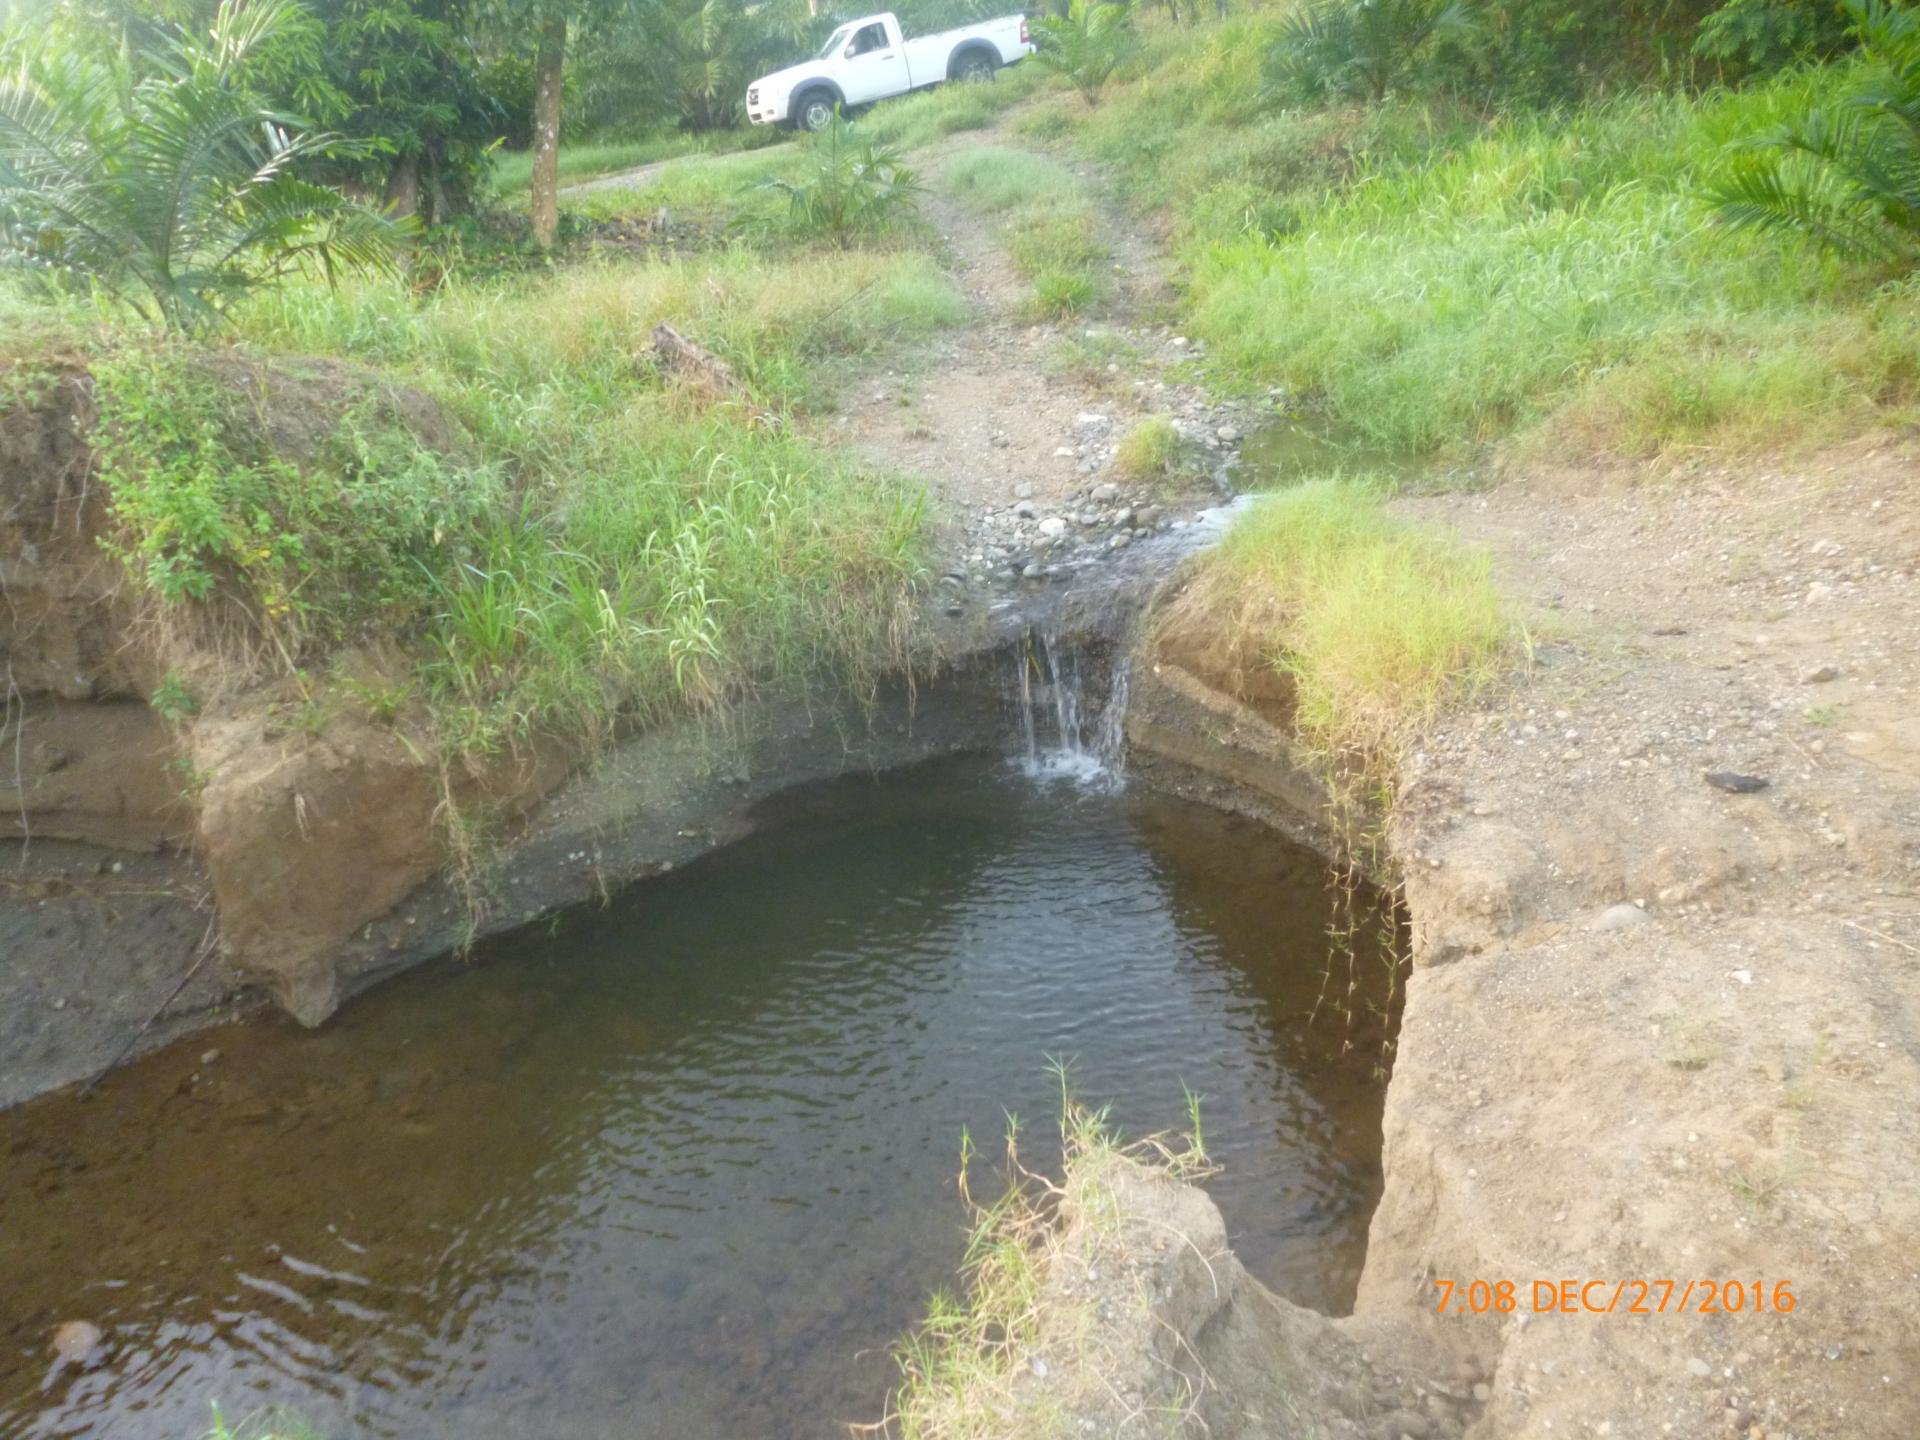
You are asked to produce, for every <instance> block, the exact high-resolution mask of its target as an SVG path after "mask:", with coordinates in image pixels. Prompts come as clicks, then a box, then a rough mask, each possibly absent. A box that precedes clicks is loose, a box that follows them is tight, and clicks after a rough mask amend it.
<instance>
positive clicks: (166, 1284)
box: [0, 760, 1385, 1440]
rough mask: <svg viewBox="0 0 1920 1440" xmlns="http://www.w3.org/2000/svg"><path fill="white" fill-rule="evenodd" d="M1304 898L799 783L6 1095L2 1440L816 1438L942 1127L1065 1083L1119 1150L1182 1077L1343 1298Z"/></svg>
mask: <svg viewBox="0 0 1920 1440" xmlns="http://www.w3.org/2000/svg"><path fill="white" fill-rule="evenodd" d="M1331 913H1332V909H1331V903H1330V896H1329V894H1328V892H1327V889H1326V885H1325V880H1324V875H1323V867H1322V866H1321V865H1320V863H1319V862H1317V861H1316V860H1315V859H1314V858H1313V857H1311V856H1308V855H1305V854H1303V853H1302V852H1299V851H1297V850H1294V849H1292V848H1290V847H1288V846H1287V845H1285V844H1284V843H1282V842H1281V841H1279V840H1278V839H1277V838H1275V837H1274V836H1273V835H1272V834H1271V833H1270V832H1268V831H1266V830H1264V829H1262V828H1260V827H1258V826H1255V825H1253V824H1251V823H1249V822H1246V821H1242V820H1238V819H1234V818H1231V817H1228V816H1224V815H1221V814H1218V813H1216V812H1213V811H1211V810H1207V809H1202V808H1199V807H1196V806H1193V805H1190V804H1187V803H1183V802H1180V801H1176V800H1173V799H1169V798H1165V797H1160V796H1154V795H1150V794H1143V793H1137V792H1136V793H1119V794H1113V793H1100V792H1097V791H1087V790H1082V789H1079V788H1076V787H1073V786H1071V785H1066V784H1052V785H1035V784H1034V783H1032V782H1031V781H1028V780H1024V779H1022V778H1021V777H1020V776H1019V775H1017V774H1016V773H1014V772H1013V771H1012V770H1010V768H1009V767H1008V766H1007V765H1006V764H1005V763H1004V762H1000V761H988V760H982V761H979V762H965V763H959V762H955V763H943V764H941V765H939V766H936V767H933V768H930V769H923V770H919V771H915V772H910V773H908V774H905V775H900V776H895V777H892V778H889V779H884V780H878V781H876V780H870V779H863V780H859V781H855V782H843V783H840V784H837V785H834V786H829V787H823V788H820V789H815V790H810V791H806V792H802V793H799V794H796V795H794V796H790V797H787V798H786V799H785V800H783V801H781V802H779V805H778V807H777V813H775V814H774V815H772V816H771V817H770V823H769V825H768V826H767V827H766V828H765V829H764V830H763V831H762V832H761V833H760V834H758V835H757V836H756V837H755V838H753V839H752V840H750V841H748V842H747V843H745V844H742V845H740V846H737V847H734V848H732V849H730V850H728V851H725V852H723V853H721V854H719V855H716V856H714V857H712V858H711V859H710V860H709V861H707V862H703V863H702V864H700V865H698V866H693V867H689V868H688V869H687V870H686V871H685V872H683V873H681V874H678V875H675V876H671V877H668V878H667V879H665V880H663V881H660V882H655V883H650V884H648V885H646V886H644V887H642V888H639V889H636V890H634V891H632V892H630V893H628V894H626V895H624V896H622V897H620V898H618V899H616V900H615V901H614V902H613V903H612V904H611V905H610V906H608V907H606V908H604V909H601V910H596V911H591V912H587V913H581V914H576V915H570V916H567V917H565V918H564V919H563V920H562V921H561V922H559V923H557V924H555V925H551V926H541V927H537V928H533V929H529V930H525V931H522V932H519V933H517V934H514V935H511V936H507V937H505V938H503V939H501V940H499V941H498V942H495V943H490V944H488V945H486V946H485V947H483V948H482V949H481V950H480V951H479V953H477V954H476V955H474V956H473V957H472V959H471V960H470V961H468V962H459V961H450V962H446V963H442V964H440V965H437V966H434V967H430V968H429V969H426V970H422V971H418V972H415V973H414V974H412V975H410V976H407V977H405V978H403V979H401V980H398V981H395V982H393V983H391V984H388V985H386V986H384V987H382V988H381V989H379V990H377V991H375V992H373V993H372V994H370V995H368V996H367V997H365V998H364V999H362V1000H361V1001H359V1002H358V1003H356V1004H354V1005H352V1006H351V1007H349V1008H348V1009H347V1010H346V1011H345V1012H344V1013H343V1014H342V1015H341V1016H340V1017H339V1018H338V1019H337V1020H336V1021H335V1022H334V1023H333V1024H332V1025H330V1026H328V1027H327V1028H325V1029H323V1030H320V1031H318V1032H314V1033H310V1034H309V1033H301V1032H298V1031H296V1030H294V1029H292V1028H291V1027H290V1026H287V1025H284V1024H280V1023H276V1022H265V1021H256V1022H250V1023H246V1024H238V1025H232V1026H228V1027H226V1028H224V1029H221V1030H217V1031H214V1032H211V1033H208V1034H203V1035H200V1036H196V1037H194V1038H193V1039H191V1040H190V1041H188V1042H186V1043H183V1044H180V1045H176V1046H174V1047H172V1048H170V1049H168V1050H164V1051H161V1052H158V1053H156V1054H154V1055H152V1056H149V1057H147V1058H146V1059H144V1060H142V1061H140V1062H139V1063H137V1064H135V1065H133V1066H130V1067H128V1068H127V1069H125V1070H122V1071H119V1072H116V1073H115V1074H114V1075H112V1076H110V1077H108V1079H107V1080H106V1081H105V1082H104V1083H103V1084H102V1085H101V1086H100V1087H99V1089H98V1090H97V1091H96V1092H95V1093H94V1094H93V1095H92V1096H91V1097H89V1098H87V1099H85V1100H81V1099H78V1098H74V1097H71V1096H59V1097H52V1098H49V1099H46V1100H42V1101H38V1102H35V1103H33V1104H31V1105H28V1106H25V1107H22V1108H20V1109H18V1110H15V1111H12V1112H9V1113H6V1114H4V1115H0V1197H3V1208H0V1296H4V1297H5V1298H4V1301H0V1434H4V1435H7V1436H9V1437H22V1440H24V1437H46V1436H88V1437H101V1440H105V1437H112V1440H148V1437H152V1440H193V1437H197V1436H198V1435H200V1434H201V1433H202V1432H203V1431H204V1430H205V1429H206V1426H207V1423H208V1420H209V1416H210V1410H209V1406H210V1404H211V1403H212V1402H216V1401H217V1402H218V1403H219V1404H220V1406H221V1408H222V1410H223V1411H224V1413H225V1415H226V1416H227V1418H228V1419H229V1421H231V1420H233V1419H235V1418H237V1417H240V1416H244V1415H247V1414H249V1413H252V1412H256V1411H258V1410H260V1409H261V1408H263V1407H267V1406H288V1407H291V1408H293V1409H294V1410H296V1411H298V1412H299V1413H300V1414H301V1415H303V1416H304V1417H305V1418H306V1419H308V1420H309V1421H310V1422H312V1423H313V1425H314V1426H315V1427H316V1428H317V1429H318V1430H319V1431H320V1432H321V1433H322V1434H325V1435H327V1436H330V1437H334V1440H347V1437H352V1436H361V1435H379V1436H406V1437H408V1440H433V1437H448V1440H454V1437H458V1440H493V1437H501V1440H505V1437H516V1440H518V1437H525V1436H529V1435H535V1436H539V1437H541V1440H569V1437H581V1440H586V1437H592V1440H607V1437H609V1436H619V1437H622V1440H640V1437H656V1436H657V1437H673V1440H723V1437H724V1440H738V1437H743V1436H750V1435H776V1434H777V1435H782V1436H807V1435H819V1436H827V1435H834V1434H843V1433H844V1431H843V1430H842V1429H841V1425H842V1422H845V1421H849V1420H870V1419H872V1418H875V1417H876V1416H877V1415H878V1414H879V1413H880V1411H881V1406H882V1402H883V1399H884V1396H885V1392H886V1389H887V1386H888V1384H889V1382H890V1380H891V1378H892V1369H891V1363H890V1361H889V1359H888V1354H887V1347H888V1345H889V1343H890V1342H891V1341H893V1340H894V1339H895V1338H896V1337H897V1336H898V1335H899V1334H900V1333H901V1332H902V1331H903V1329H905V1328H906V1327H907V1326H909V1325H910V1324H911V1323H912V1322H913V1320H914V1319H915V1317H916V1315H917V1314H919V1313H920V1311H921V1309H922V1307H923V1306H924V1304H925V1301H926V1297H927V1295H928V1293H929V1292H930V1291H931V1290H932V1289H934V1288H935V1287H937V1286H940V1285H943V1284H949V1283H951V1281H952V1277H953V1271H954V1267H955V1264H956V1263H957V1261H958V1259H959V1256H960V1250H961V1245H962V1240H963V1226H964V1222H965V1216H964V1213H963V1210H962V1207H961V1204H960V1201H959V1199H958V1197H957V1195H956V1191H955V1184H954V1175H955V1170H956V1168H957V1158H958V1153H959V1147H960V1137H961V1131H962V1128H963V1127H966V1128H967V1129H968V1130H970V1131H971V1133H972V1135H973V1136H974V1138H975V1139H976V1140H978V1141H986V1142H989V1143H988V1144H986V1145H985V1147H984V1148H988V1149H991V1148H993V1146H992V1144H991V1143H990V1142H991V1139H992V1137H997V1136H998V1135H999V1134H1000V1133H1001V1132H1002V1130H1003V1128H1004V1124H1005V1121H1004V1114H1005V1112H1006V1111H1009V1110H1010V1111H1013V1112H1015V1113H1017V1114H1018V1115H1019V1116H1020V1117H1021V1119H1022V1122H1023V1124H1024V1127H1025V1129H1024V1134H1023V1141H1022V1158H1023V1159H1024V1160H1026V1161H1027V1162H1028V1163H1029V1164H1033V1163H1035V1162H1036V1161H1040V1162H1044V1161H1045V1159H1046V1158H1047V1156H1046V1150H1047V1145H1046V1140H1047V1137H1048V1135H1049V1133H1050V1131H1049V1127H1050V1125H1051V1123H1052V1122H1053V1120H1054V1119H1055V1118H1056V1117H1057V1114H1058V1100H1057V1082H1056V1080H1055V1078H1054V1077H1053V1076H1052V1075H1051V1074H1050V1073H1049V1071H1048V1068H1047V1063H1048V1058H1049V1057H1059V1058H1062V1059H1069V1060H1071V1062H1072V1067H1071V1073H1072V1075H1073V1079H1074V1084H1075V1088H1076V1090H1077V1091H1078V1092H1079V1093H1080V1094H1081V1095H1082V1096H1083V1097H1085V1098H1087V1099H1089V1100H1099V1101H1107V1100H1111V1101H1112V1102H1113V1106H1114V1117H1115V1119H1116V1121H1117V1122H1118V1123H1119V1124H1121V1125H1122V1126H1124V1127H1125V1128H1127V1129H1128V1130H1129V1131H1130V1132H1133V1133H1140V1132H1143V1131H1147V1130H1152V1129H1162V1128H1171V1127H1177V1126H1180V1125H1182V1124H1183V1122H1184V1118H1185V1101H1184V1098H1183V1093H1182V1085H1183V1084H1184V1085H1185V1086H1187V1087H1190V1088H1191V1089H1193V1090H1194V1091H1196V1092H1198V1093H1199V1094H1201V1095H1202V1096H1204V1097H1205V1098H1204V1102H1203V1115H1204V1120H1205V1126H1206V1131H1207V1138H1208V1142H1209V1145H1210V1148H1211V1149H1212V1151H1213V1153H1214V1154H1215V1156H1216V1157H1217V1159H1218V1160H1219V1162H1220V1163H1221V1165H1222V1166H1223V1170H1222V1173H1221V1174H1220V1175H1219V1176H1218V1177H1217V1178H1216V1179H1214V1180H1212V1181H1210V1182H1209V1188H1210V1189H1211V1190H1212V1191H1213V1193H1214V1195H1215V1196H1216V1198H1217V1199H1218V1200H1219V1203H1220V1205H1221V1207H1222V1209H1223V1210H1224V1212H1225V1214H1226V1217H1227V1221H1228V1225H1229V1229H1230V1231H1231V1233H1232V1234H1233V1236H1234V1239H1235V1242H1236V1245H1237V1247H1238V1249H1239V1252H1240V1254H1241V1256H1242V1257H1243V1258H1244V1259H1245V1260H1246V1262H1247V1263H1248V1265H1249V1266H1250V1268H1251V1269H1252V1270H1253V1271H1254V1272H1255V1273H1256V1274H1258V1275H1259V1276H1261V1277H1262V1278H1263V1279H1265V1280H1266V1281H1267V1282H1268V1283H1270V1284H1272V1285H1274V1286H1275V1287H1276V1288H1278V1289H1279V1290H1280V1291H1281V1292H1282V1293H1284V1294H1287V1295H1289V1296H1291V1297H1292V1298H1294V1299H1296V1300H1299V1301H1301V1302H1304V1303H1307V1304H1312V1305H1317V1306H1320V1307H1323V1308H1327V1309H1330V1310H1339V1309H1342V1308H1343V1307H1344V1306H1346V1305H1347V1304H1348V1302H1349V1301H1350V1298H1351V1295H1352V1291H1353V1286H1354V1284H1355V1281H1356V1278H1357V1274H1358V1268H1359V1265H1360V1261H1361V1258H1362V1249H1363V1246H1364V1243H1365V1231H1366V1225H1367V1221H1368V1218H1369V1216H1370V1214H1371V1211H1372V1208H1373V1204H1374V1202H1375V1199H1376V1198H1377V1194H1378V1190H1379V1186H1380V1175H1379V1171H1378V1156H1379V1148H1380V1111H1381V1099H1382V1094H1383V1089H1382V1084H1383V1082H1382V1080H1381V1077H1380V1075H1379V1071H1378V1062H1379V1057H1380V1044H1379V1041H1380V1036H1381V1034H1382V1033H1383V1032H1382V1031H1381V1030H1380V1028H1379V1027H1380V1025H1382V1024H1384V1023H1385V1022H1384V1021H1383V1020H1379V1019H1377V1018H1374V1017H1368V1018H1365V1019H1362V1020H1361V1021H1358V1022H1356V1023H1355V1024H1353V1025H1348V1024H1346V1023H1343V1022H1341V1021H1339V1020H1337V1019H1334V1018H1332V1017H1331V1012H1330V1011H1328V1010H1327V1009H1326V1008H1324V1007H1323V1008H1322V1010H1321V1012H1320V1015H1319V1018H1317V1019H1315V1020H1313V1021H1312V1022H1309V1019H1308V1015H1309V1013H1310V1012H1311V1011H1312V1010H1313V1008H1314V1002H1315V1000H1316V997H1318V996H1319V995H1320V994H1321V992H1322V988H1323V973H1324V972H1325V971H1326V968H1327V959H1328V950H1329V947H1328V943H1327V941H1326V939H1325V931H1326V927H1327V924H1328V921H1329V916H1330V914H1331ZM1380 968H1381V967H1377V966H1368V965H1362V967H1361V980H1362V996H1363V998H1364V997H1365V995H1366V994H1368V993H1373V994H1375V995H1376V998H1377V995H1378V993H1379V992H1378V989H1377V987H1378V985H1379V979H1378V970H1379V969H1380ZM1346 986H1347V975H1346V969H1345V964H1344V962H1339V963H1338V964H1337V966H1336V988H1337V989H1338V990H1339V991H1341V992H1342V993H1343V994H1344V992H1345V989H1346ZM987 1178H989V1177H987V1176H986V1175H984V1174H981V1175H976V1177H975V1185H976V1187H978V1186H979V1185H980V1184H981V1183H982V1181H983V1180H985V1179H987ZM70 1320H84V1321H87V1322H90V1323H92V1324H94V1325H97V1326H98V1327H99V1328H100V1329H101V1331H102V1332H103V1333H104V1337H105V1338H104V1344H103V1347H102V1349H101V1351H100V1352H99V1354H98V1356H97V1357H96V1363H94V1364H92V1365H91V1366H89V1367H85V1368H82V1367H79V1366H74V1365H65V1364H62V1363H60V1362H58V1361H57V1360H56V1357H55V1356H54V1353H53V1350H52V1345H51V1339H52V1335H53V1333H54V1331H55V1329H56V1327H58V1326H59V1325H60V1324H61V1323H62V1322H66V1321H70Z"/></svg>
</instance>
